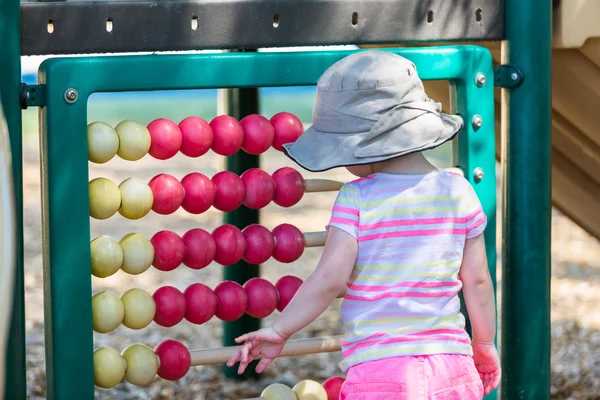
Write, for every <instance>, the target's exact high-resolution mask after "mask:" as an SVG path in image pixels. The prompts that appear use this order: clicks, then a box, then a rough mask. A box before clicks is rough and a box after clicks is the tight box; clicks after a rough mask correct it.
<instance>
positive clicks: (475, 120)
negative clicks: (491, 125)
mask: <svg viewBox="0 0 600 400" xmlns="http://www.w3.org/2000/svg"><path fill="white" fill-rule="evenodd" d="M471 125H473V129H475V130H477V129H479V128H481V125H483V119H482V118H481V115H479V114H475V115H474V116H473V119H472V120H471Z"/></svg>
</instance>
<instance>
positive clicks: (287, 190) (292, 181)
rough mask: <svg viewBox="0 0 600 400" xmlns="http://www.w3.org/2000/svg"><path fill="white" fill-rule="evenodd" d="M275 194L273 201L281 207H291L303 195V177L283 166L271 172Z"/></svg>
mask: <svg viewBox="0 0 600 400" xmlns="http://www.w3.org/2000/svg"><path fill="white" fill-rule="evenodd" d="M273 180H274V181H275V195H274V196H273V201H274V202H275V204H277V205H278V206H281V207H291V206H293V205H295V204H297V203H298V202H299V201H300V199H302V196H304V178H303V177H302V175H300V172H298V171H296V170H295V169H293V168H290V167H283V168H280V169H278V170H277V171H275V172H274V173H273Z"/></svg>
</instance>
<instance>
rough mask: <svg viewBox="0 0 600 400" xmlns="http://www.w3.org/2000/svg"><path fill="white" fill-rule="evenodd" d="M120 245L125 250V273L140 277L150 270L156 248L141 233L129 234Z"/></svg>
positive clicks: (123, 267)
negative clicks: (139, 275)
mask: <svg viewBox="0 0 600 400" xmlns="http://www.w3.org/2000/svg"><path fill="white" fill-rule="evenodd" d="M119 244H120V245H121V248H122V249H123V265H122V266H121V269H122V270H123V271H125V272H127V273H128V274H131V275H138V274H141V273H142V272H144V271H146V270H147V269H148V268H150V266H151V265H152V262H153V261H154V246H152V242H150V240H148V238H146V237H145V236H143V235H140V234H139V233H128V234H127V235H125V236H123V238H122V239H121V240H120V241H119Z"/></svg>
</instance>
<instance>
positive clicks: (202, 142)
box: [179, 117, 214, 157]
mask: <svg viewBox="0 0 600 400" xmlns="http://www.w3.org/2000/svg"><path fill="white" fill-rule="evenodd" d="M179 129H180V130H181V136H182V138H183V141H182V143H181V149H179V151H181V153H182V154H184V155H186V156H188V157H200V156H203V155H204V154H206V152H208V150H210V148H211V146H212V144H213V138H214V135H213V131H212V128H211V127H210V125H209V124H208V122H206V121H205V120H203V119H202V118H200V117H187V118H186V119H184V120H183V121H181V122H180V123H179Z"/></svg>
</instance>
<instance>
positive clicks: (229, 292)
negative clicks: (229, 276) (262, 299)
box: [215, 281, 248, 322]
mask: <svg viewBox="0 0 600 400" xmlns="http://www.w3.org/2000/svg"><path fill="white" fill-rule="evenodd" d="M215 294H216V295H217V313H216V314H215V315H216V316H217V318H219V319H220V320H221V321H226V322H231V321H235V320H237V319H239V318H241V317H242V315H244V313H245V312H246V307H247V306H248V296H247V295H246V291H245V290H244V288H243V287H242V286H241V285H240V284H239V283H237V282H233V281H224V282H221V283H220V284H219V285H217V287H216V288H215Z"/></svg>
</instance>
